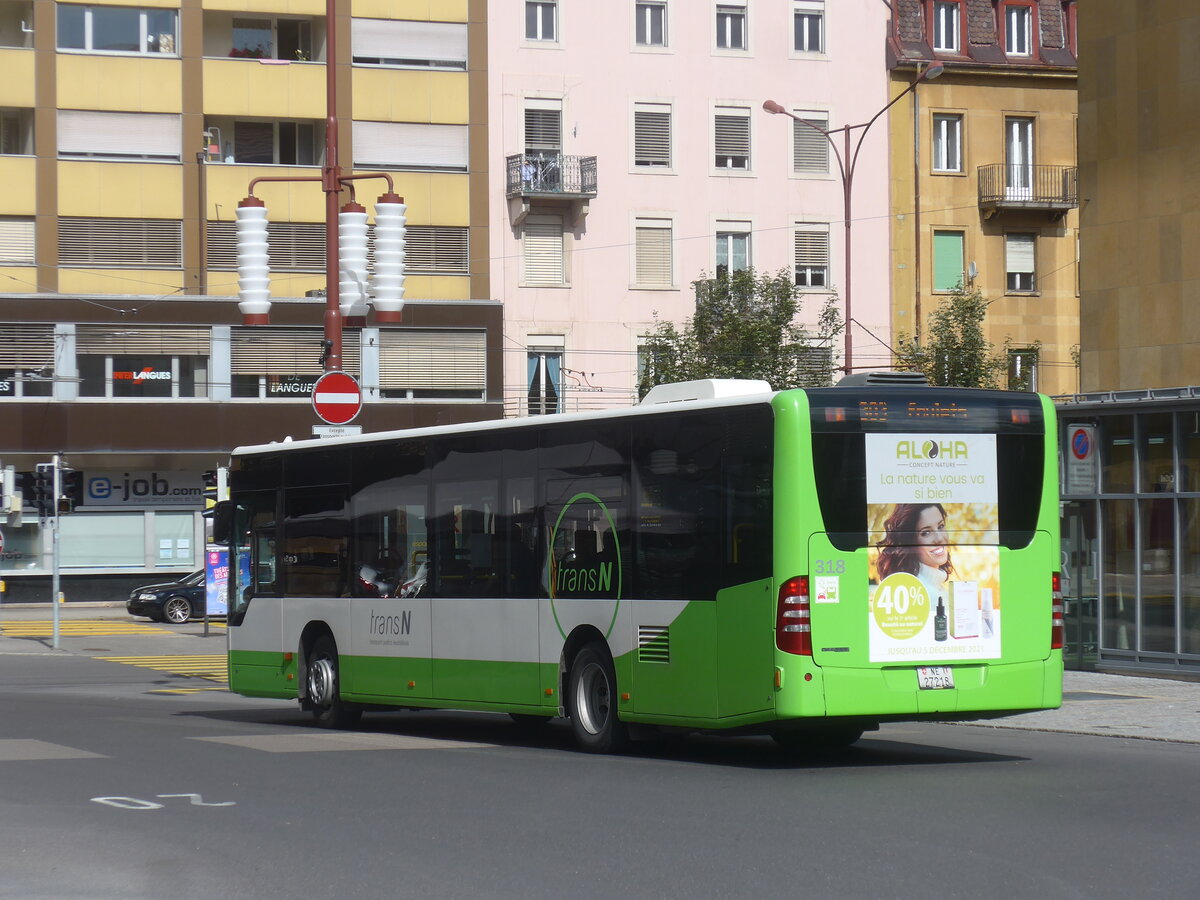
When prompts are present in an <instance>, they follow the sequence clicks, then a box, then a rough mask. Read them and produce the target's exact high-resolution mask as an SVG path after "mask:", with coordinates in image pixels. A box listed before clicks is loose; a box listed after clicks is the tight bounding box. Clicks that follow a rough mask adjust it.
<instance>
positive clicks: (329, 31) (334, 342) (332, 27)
mask: <svg viewBox="0 0 1200 900" xmlns="http://www.w3.org/2000/svg"><path fill="white" fill-rule="evenodd" d="M336 7H337V0H325V113H326V115H325V167H324V169H323V170H322V178H321V181H322V184H321V187H322V189H323V190H324V191H325V341H326V346H327V347H328V348H329V350H328V352H327V353H326V354H325V371H326V372H335V371H340V370H341V368H342V309H341V298H340V296H339V291H338V278H339V270H340V268H341V265H340V263H341V260H340V259H339V257H338V195H339V194H340V193H341V190H342V183H341V178H342V169H341V166H339V165H338V151H337V144H338V123H337V24H336V18H337V16H336Z"/></svg>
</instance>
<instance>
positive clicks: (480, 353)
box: [379, 328, 487, 394]
mask: <svg viewBox="0 0 1200 900" xmlns="http://www.w3.org/2000/svg"><path fill="white" fill-rule="evenodd" d="M485 338H486V335H485V332H483V331H425V330H421V331H409V330H396V329H386V328H383V329H380V331H379V386H380V387H381V388H383V389H384V390H458V391H478V392H479V393H481V394H482V393H483V391H484V388H485V379H486V372H487V366H486V356H485V353H484V351H485Z"/></svg>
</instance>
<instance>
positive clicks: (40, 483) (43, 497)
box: [33, 463, 55, 519]
mask: <svg viewBox="0 0 1200 900" xmlns="http://www.w3.org/2000/svg"><path fill="white" fill-rule="evenodd" d="M33 507H34V509H36V510H37V511H38V515H39V516H40V517H41V518H43V519H45V518H48V517H50V516H53V515H54V510H55V502H54V465H53V463H38V467H37V471H36V472H34V473H33Z"/></svg>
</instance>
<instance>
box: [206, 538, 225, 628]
mask: <svg viewBox="0 0 1200 900" xmlns="http://www.w3.org/2000/svg"><path fill="white" fill-rule="evenodd" d="M228 597H229V551H228V550H226V549H225V548H224V547H212V546H210V547H208V548H207V549H206V550H205V551H204V599H205V602H206V603H207V605H208V615H210V616H223V615H226V614H227V613H228V612H229V601H228Z"/></svg>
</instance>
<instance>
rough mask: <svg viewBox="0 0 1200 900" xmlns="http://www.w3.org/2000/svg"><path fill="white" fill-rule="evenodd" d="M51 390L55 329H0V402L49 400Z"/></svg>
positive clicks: (22, 327)
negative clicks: (27, 398) (41, 398)
mask: <svg viewBox="0 0 1200 900" xmlns="http://www.w3.org/2000/svg"><path fill="white" fill-rule="evenodd" d="M2 221H3V220H0V230H2V229H3V224H2ZM2 240H3V238H2V237H0V241H2ZM53 387H54V326H53V325H40V324H39V325H25V324H10V325H0V399H5V398H11V397H17V398H20V397H49V396H50V395H51V394H52V393H53Z"/></svg>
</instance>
